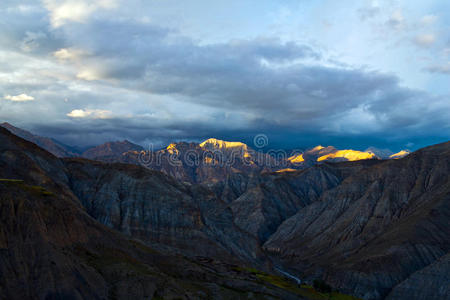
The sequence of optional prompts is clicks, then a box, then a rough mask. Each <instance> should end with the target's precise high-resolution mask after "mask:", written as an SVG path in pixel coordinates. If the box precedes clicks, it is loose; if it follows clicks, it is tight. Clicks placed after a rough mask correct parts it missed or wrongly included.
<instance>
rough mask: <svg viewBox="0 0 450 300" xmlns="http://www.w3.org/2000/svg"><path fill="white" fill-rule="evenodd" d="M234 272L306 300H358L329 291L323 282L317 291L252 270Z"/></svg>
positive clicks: (319, 283)
mask: <svg viewBox="0 0 450 300" xmlns="http://www.w3.org/2000/svg"><path fill="white" fill-rule="evenodd" d="M234 269H235V270H236V271H241V272H249V273H252V274H253V275H255V276H256V277H257V278H258V279H259V280H260V281H262V282H266V283H268V284H271V285H274V286H276V287H279V288H281V289H284V290H287V291H289V292H291V293H294V294H297V295H300V296H303V297H305V298H307V299H311V300H327V299H331V300H357V299H358V298H355V297H353V296H350V295H345V294H341V293H339V292H337V291H331V287H330V286H329V285H327V284H326V283H325V282H323V281H321V280H319V281H318V282H317V283H316V284H318V285H319V287H320V288H321V289H322V290H318V289H316V288H314V287H312V286H310V285H306V284H302V285H300V286H299V285H297V284H295V283H294V282H292V281H291V280H289V279H286V278H285V277H281V276H277V275H272V274H267V273H265V272H262V271H259V270H256V269H254V268H240V267H237V268H234ZM327 287H329V292H324V291H323V289H325V290H327V291H328V289H327Z"/></svg>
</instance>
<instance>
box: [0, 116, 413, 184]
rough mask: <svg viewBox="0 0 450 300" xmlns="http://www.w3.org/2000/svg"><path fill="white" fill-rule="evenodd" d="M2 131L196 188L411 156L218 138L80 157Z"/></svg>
mask: <svg viewBox="0 0 450 300" xmlns="http://www.w3.org/2000/svg"><path fill="white" fill-rule="evenodd" d="M0 126H2V127H4V128H6V129H8V130H9V131H11V132H12V133H14V134H16V135H17V136H20V137H22V138H24V139H26V140H28V141H30V142H33V143H35V144H36V145H38V146H40V147H42V148H43V149H45V150H47V151H49V152H50V153H52V154H54V155H56V156H58V157H83V158H88V159H92V160H98V161H103V162H121V163H128V164H135V165H143V166H145V167H147V168H150V169H153V170H159V171H162V172H164V173H166V174H168V175H170V176H172V177H175V178H176V179H178V180H181V181H185V182H190V183H214V182H218V181H223V180H225V179H226V178H227V176H229V175H230V174H233V173H237V172H243V173H261V172H273V171H278V172H285V171H293V170H299V169H305V168H308V167H310V166H313V165H315V164H319V163H322V162H324V161H330V162H340V161H355V160H364V159H398V158H402V157H404V156H406V155H408V154H409V151H407V150H402V151H400V152H398V153H395V154H394V153H392V152H390V151H389V150H378V149H376V148H373V147H372V148H369V149H368V150H366V151H357V150H352V149H346V150H339V149H336V148H334V147H332V146H328V147H323V146H316V147H314V148H312V149H307V150H306V151H283V150H276V151H275V150H269V151H268V152H265V153H264V152H261V151H256V150H254V149H252V148H251V147H249V146H248V145H246V144H244V143H241V142H227V141H222V140H218V139H214V138H210V139H207V140H205V141H204V142H202V143H187V142H178V143H172V144H170V145H168V146H167V147H166V148H163V149H160V150H145V149H144V148H143V147H142V146H139V145H137V144H134V143H132V142H130V141H128V140H124V141H116V142H107V143H104V144H101V145H98V146H94V147H90V148H87V149H84V151H76V150H74V148H73V147H69V146H66V145H64V144H62V143H60V142H58V141H56V140H53V139H50V138H47V137H41V136H37V135H35V134H32V133H30V132H28V131H25V130H23V129H20V128H17V127H15V126H13V125H11V124H9V123H2V124H0Z"/></svg>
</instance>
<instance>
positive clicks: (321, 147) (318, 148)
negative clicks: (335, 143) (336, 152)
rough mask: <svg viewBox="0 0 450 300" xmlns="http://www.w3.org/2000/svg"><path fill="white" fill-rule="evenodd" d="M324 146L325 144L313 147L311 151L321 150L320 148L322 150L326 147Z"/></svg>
mask: <svg viewBox="0 0 450 300" xmlns="http://www.w3.org/2000/svg"><path fill="white" fill-rule="evenodd" d="M324 148H325V147H324V146H322V145H318V146H316V147H314V148H312V149H311V150H310V151H311V152H312V151H320V150H322V149H324Z"/></svg>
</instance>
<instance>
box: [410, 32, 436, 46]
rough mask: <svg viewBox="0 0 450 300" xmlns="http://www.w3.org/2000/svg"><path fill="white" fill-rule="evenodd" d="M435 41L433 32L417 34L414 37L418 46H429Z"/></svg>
mask: <svg viewBox="0 0 450 300" xmlns="http://www.w3.org/2000/svg"><path fill="white" fill-rule="evenodd" d="M435 41H436V37H435V36H434V34H431V33H427V34H419V35H418V36H416V37H415V39H414V43H416V45H418V46H422V47H429V46H431V45H432V44H434V42H435Z"/></svg>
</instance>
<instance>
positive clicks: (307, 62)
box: [0, 6, 450, 145]
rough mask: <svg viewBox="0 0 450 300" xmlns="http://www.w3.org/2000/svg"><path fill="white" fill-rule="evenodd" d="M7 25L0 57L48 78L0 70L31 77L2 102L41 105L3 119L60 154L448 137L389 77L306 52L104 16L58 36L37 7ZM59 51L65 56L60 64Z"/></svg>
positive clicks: (437, 112)
mask: <svg viewBox="0 0 450 300" xmlns="http://www.w3.org/2000/svg"><path fill="white" fill-rule="evenodd" d="M4 16H5V18H4V19H3V21H0V22H1V23H0V24H2V25H5V27H4V28H5V29H4V30H3V29H2V31H3V32H4V35H2V37H1V38H0V47H1V48H0V51H16V52H17V53H20V55H23V56H24V57H31V59H35V58H39V59H42V63H43V64H44V63H45V64H48V65H49V66H45V68H46V72H45V73H43V74H44V75H42V74H36V73H35V72H36V70H38V71H41V69H42V68H41V67H36V66H35V64H36V62H34V61H33V62H32V63H28V62H27V63H23V62H24V61H25V58H23V61H22V58H21V57H19V58H17V60H16V61H14V62H10V63H8V65H5V66H4V67H3V68H0V73H1V72H2V73H4V74H8V73H14V72H15V71H17V70H20V71H22V73H24V72H29V73H32V74H33V75H34V76H35V77H36V79H35V80H32V81H31V80H30V81H29V82H24V81H21V80H20V78H21V77H20V76H19V77H18V78H19V79H17V80H16V81H13V80H11V81H10V82H3V83H0V88H1V89H2V92H3V94H14V95H15V94H20V93H23V92H27V93H33V94H32V95H33V96H34V97H35V98H36V101H35V102H36V103H38V105H39V107H38V108H36V107H32V106H30V105H28V106H20V107H19V106H17V105H16V106H14V107H13V106H12V104H10V103H6V104H5V103H3V104H2V106H0V108H1V109H2V110H3V111H0V117H3V118H5V117H8V119H9V120H24V119H25V118H26V117H27V116H29V115H30V114H31V115H34V118H35V119H34V120H33V121H29V122H28V125H29V126H28V127H29V128H30V129H35V130H36V131H37V132H38V133H40V134H44V135H48V136H53V137H56V138H59V139H61V140H62V141H63V142H66V143H70V144H74V145H75V144H76V145H86V144H95V143H98V142H100V141H102V142H103V141H106V140H114V139H125V138H128V139H131V140H133V141H135V142H140V143H143V142H144V141H146V140H154V141H158V142H161V143H162V142H166V141H167V142H170V141H171V140H174V139H180V140H181V139H194V140H195V139H198V140H201V139H203V138H207V137H211V136H215V137H230V138H232V137H233V136H234V137H246V136H250V135H251V134H256V133H259V132H270V133H271V134H273V135H274V136H278V139H279V140H282V139H283V138H284V139H288V136H285V135H284V133H289V135H291V139H292V135H304V136H308V137H310V138H311V140H312V139H313V138H314V137H315V138H318V137H320V136H322V137H325V136H326V137H330V136H333V137H334V138H335V139H339V138H340V137H344V138H345V137H351V138H354V137H355V136H356V137H358V136H360V137H361V138H366V139H367V137H372V138H373V139H377V138H382V137H384V136H386V135H390V136H396V137H397V138H398V139H408V138H409V136H419V135H423V134H428V135H433V134H435V135H440V134H442V131H443V130H444V131H445V130H447V132H448V128H449V119H450V117H449V115H448V111H449V104H448V101H446V100H445V99H444V98H438V97H435V96H431V95H429V94H427V93H425V92H422V91H417V90H413V89H409V88H406V87H403V86H402V85H401V82H400V81H399V79H398V78H397V77H396V76H394V75H391V74H384V73H381V72H376V71H370V70H367V69H363V68H355V67H351V66H349V65H347V64H342V63H339V62H337V63H332V62H330V60H329V59H328V58H326V57H325V56H324V54H323V53H322V50H320V49H316V48H313V47H311V46H309V45H307V44H301V43H298V42H285V41H283V40H281V39H278V38H267V37H259V38H253V39H246V40H230V41H226V42H220V43H219V42H217V43H208V44H203V43H201V42H199V41H196V40H193V39H191V38H187V37H184V36H181V35H180V34H179V33H178V32H177V31H175V30H173V29H167V28H164V27H161V26H157V25H155V24H152V23H148V22H143V21H140V20H136V19H132V18H118V19H114V18H112V17H105V16H102V15H100V16H97V17H95V18H92V19H90V20H86V21H84V22H81V23H78V22H68V23H67V24H64V25H63V26H60V27H57V28H54V27H52V26H51V24H50V22H49V20H48V17H46V11H45V10H43V9H42V8H41V7H38V6H36V7H34V6H32V7H31V8H29V10H20V9H10V10H9V11H8V12H5V13H4ZM24 16H27V18H24ZM394 17H396V18H394V19H395V20H397V21H399V20H400V19H401V18H400V17H401V15H394ZM61 49H63V50H65V51H67V53H69V54H70V55H69V54H67V55H66V56H67V57H63V56H61V57H60V58H59V59H57V58H56V57H55V55H54V53H55V51H59V50H61ZM21 64H23V65H24V66H23V67H21V66H20V65H21ZM52 68H55V69H56V68H58V69H57V70H55V72H56V71H58V74H57V75H54V77H52V76H53V75H51V74H50V75H48V74H49V73H51V72H50V71H52V70H53V69H52ZM35 74H36V75H35ZM15 76H16V75H15ZM77 76H78V78H79V79H77ZM83 79H87V81H85V80H83ZM0 96H1V97H3V95H0ZM155 97H156V98H157V100H155ZM158 97H159V98H161V99H159V98H158ZM67 98H68V101H63V100H64V99H66V100H67ZM8 109H9V110H10V111H9V112H8V111H6V110H8ZM12 109H14V115H13V114H12V113H10V112H11V111H12ZM80 109H81V110H89V109H90V110H95V109H100V110H108V111H111V116H110V117H108V118H107V119H99V118H93V117H92V116H94V115H92V116H91V118H90V117H86V118H73V119H70V118H69V117H67V115H68V114H69V115H70V112H71V111H73V110H80ZM203 111H204V112H203ZM149 115H151V116H149ZM230 116H232V117H230ZM22 123H24V124H25V125H26V123H25V122H24V121H23V122H22ZM294 140H295V139H294Z"/></svg>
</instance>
